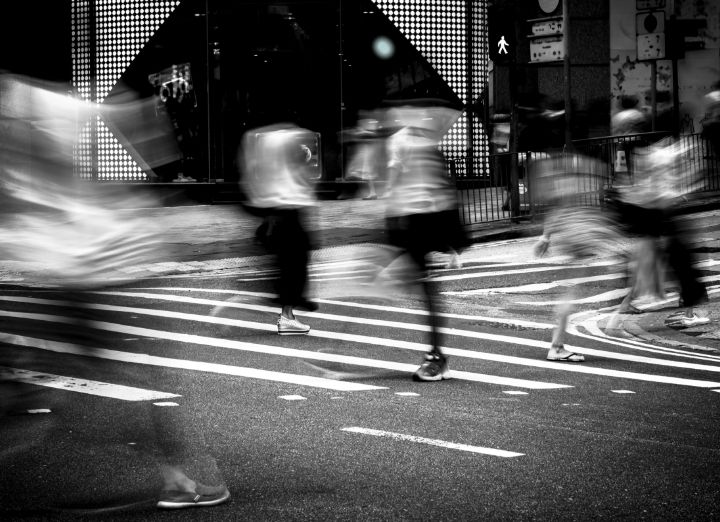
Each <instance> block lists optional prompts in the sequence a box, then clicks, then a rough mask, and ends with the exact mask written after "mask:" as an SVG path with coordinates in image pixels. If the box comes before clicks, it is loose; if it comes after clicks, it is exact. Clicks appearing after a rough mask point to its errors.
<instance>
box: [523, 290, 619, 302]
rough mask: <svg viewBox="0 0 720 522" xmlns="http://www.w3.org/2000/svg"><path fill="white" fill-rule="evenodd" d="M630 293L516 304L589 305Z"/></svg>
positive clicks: (610, 293) (604, 293)
mask: <svg viewBox="0 0 720 522" xmlns="http://www.w3.org/2000/svg"><path fill="white" fill-rule="evenodd" d="M627 293H628V289H627V288H623V289H621V290H610V291H609V292H603V293H601V294H596V295H591V296H588V297H583V298H580V299H570V300H568V299H556V300H554V301H515V304H519V305H525V306H551V305H561V304H588V303H604V302H606V301H616V300H619V299H622V298H623V297H625V296H626V295H627Z"/></svg>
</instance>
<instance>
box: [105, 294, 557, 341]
mask: <svg viewBox="0 0 720 522" xmlns="http://www.w3.org/2000/svg"><path fill="white" fill-rule="evenodd" d="M131 290H138V289H131ZM142 290H161V291H168V292H172V291H178V292H198V293H209V294H213V293H216V294H231V295H243V296H249V297H261V298H266V299H273V298H276V297H277V294H272V293H267V292H249V291H245V290H224V289H217V288H192V287H185V288H177V287H171V286H167V287H152V288H142ZM123 294H124V292H118V295H123ZM153 295H155V294H153ZM314 301H317V302H318V303H323V304H331V305H338V306H347V307H349V308H358V309H362V310H376V311H379V312H392V313H398V314H406V315H421V316H428V315H430V312H428V311H427V310H416V309H414V308H400V307H398V306H385V305H374V304H367V303H353V302H350V301H338V300H335V299H314ZM215 303H216V305H215V306H222V305H226V306H228V307H235V308H244V307H246V306H247V305H245V304H237V305H236V304H231V303H228V302H227V301H215ZM437 315H438V316H439V317H445V318H447V319H461V320H467V321H482V322H487V323H494V324H506V325H510V326H519V327H523V328H536V329H541V330H551V329H553V328H555V324H553V323H540V322H536V321H525V320H523V319H512V318H506V317H488V316H483V315H468V314H451V313H444V312H441V313H438V314H437Z"/></svg>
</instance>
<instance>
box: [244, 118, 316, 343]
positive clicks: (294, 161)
mask: <svg viewBox="0 0 720 522" xmlns="http://www.w3.org/2000/svg"><path fill="white" fill-rule="evenodd" d="M314 140H315V134H314V133H312V132H310V131H309V130H307V129H303V128H300V127H298V126H297V125H295V124H294V123H286V122H279V123H273V124H270V125H265V126H260V127H256V128H253V129H250V130H248V131H247V132H246V133H245V135H244V136H243V139H242V145H241V149H240V156H241V157H240V160H239V164H240V165H241V168H242V173H241V184H242V187H243V192H244V194H245V197H246V199H247V205H249V206H250V207H252V208H254V209H257V210H259V211H260V212H261V213H262V215H263V216H264V220H265V226H266V230H265V231H264V232H263V234H264V237H265V239H264V241H265V244H266V245H267V246H268V248H269V249H270V251H271V252H272V253H273V254H274V255H275V256H276V260H277V267H278V269H279V277H278V279H277V281H276V286H277V293H278V301H279V303H280V306H281V312H280V316H279V317H278V320H277V331H278V334H280V335H298V334H300V335H302V334H307V333H308V332H310V326H308V325H306V324H304V323H302V322H300V321H299V320H298V319H297V318H296V317H295V314H294V312H293V310H294V309H295V308H304V309H310V310H315V309H316V308H317V306H316V304H315V303H313V302H312V301H310V300H309V299H308V298H307V297H306V291H307V281H308V263H309V261H310V250H311V238H310V235H309V233H308V232H307V228H306V225H305V220H306V219H307V216H306V213H307V210H308V209H309V208H310V207H313V206H314V205H315V204H316V197H315V193H314V190H313V188H312V186H311V185H310V183H309V180H308V178H309V167H308V156H307V150H308V145H309V144H310V143H312V142H313V141H314Z"/></svg>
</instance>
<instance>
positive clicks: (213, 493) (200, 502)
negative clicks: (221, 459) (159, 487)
mask: <svg viewBox="0 0 720 522" xmlns="http://www.w3.org/2000/svg"><path fill="white" fill-rule="evenodd" d="M229 498H230V491H228V489H227V488H226V487H225V486H204V485H202V484H197V485H196V486H195V490H194V491H178V490H163V491H161V492H160V499H159V500H158V503H157V507H159V508H162V509H182V508H188V507H207V506H217V505H218V504H222V503H223V502H227V501H228V499H229Z"/></svg>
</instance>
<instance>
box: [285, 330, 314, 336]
mask: <svg viewBox="0 0 720 522" xmlns="http://www.w3.org/2000/svg"><path fill="white" fill-rule="evenodd" d="M309 333H310V330H302V331H298V332H278V335H307V334H309Z"/></svg>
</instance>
